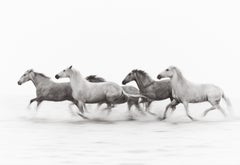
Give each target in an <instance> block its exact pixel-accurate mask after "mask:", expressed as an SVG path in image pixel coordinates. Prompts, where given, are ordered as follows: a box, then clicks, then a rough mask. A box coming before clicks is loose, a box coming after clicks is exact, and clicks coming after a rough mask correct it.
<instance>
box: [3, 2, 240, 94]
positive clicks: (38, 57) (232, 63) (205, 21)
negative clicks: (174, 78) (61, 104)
mask: <svg viewBox="0 0 240 165" xmlns="http://www.w3.org/2000/svg"><path fill="white" fill-rule="evenodd" d="M239 7H240V6H239V1H232V0H230V1H219V0H218V1H214V0H206V1H190V0H189V1H186V0H184V1H174V0H170V1H158V0H156V1H152V0H148V1H143V0H137V1H133V0H126V1H124V0H122V1H113V0H112V1H111V0H105V1H99V0H96V1H94V0H88V1H49V0H47V1H25V0H24V1H11V0H9V1H1V3H0V22H1V26H0V36H1V37H0V45H1V49H0V54H1V60H0V67H1V69H0V71H1V77H2V78H1V79H2V80H3V81H2V82H1V84H2V85H1V86H3V90H2V92H4V93H8V92H9V91H11V92H12V91H17V90H19V87H18V86H17V85H16V81H17V80H18V79H19V77H20V76H21V75H22V74H23V72H25V71H26V70H27V69H30V68H33V69H35V70H36V71H38V72H43V73H45V74H46V75H49V76H51V77H53V76H54V75H55V74H56V73H58V72H59V71H60V70H62V69H63V68H66V67H67V66H69V65H73V66H74V67H75V68H77V69H79V70H80V71H81V73H82V74H83V75H85V76H87V75H89V74H97V75H99V76H102V77H105V78H106V79H107V80H110V81H116V82H118V83H121V81H122V79H123V78H124V77H125V76H126V74H127V73H128V72H130V71H131V70H132V69H136V68H138V69H143V70H145V71H146V72H148V73H149V74H150V75H151V76H152V77H153V78H156V75H157V74H158V73H159V72H160V71H162V70H163V69H165V68H166V67H168V66H169V65H176V66H178V67H179V68H180V69H181V70H182V71H183V73H184V74H185V76H186V77H187V78H188V79H190V80H192V81H195V82H209V83H215V84H217V85H219V86H220V87H222V88H224V90H226V91H227V93H229V94H231V95H232V96H233V95H234V96H238V91H239V84H240V81H239V78H238V70H239V69H240V65H239V60H238V57H239V54H240V49H239V45H240V30H239V29H240V21H239V16H240V10H239ZM28 88H29V87H27V88H25V89H24V90H23V91H25V92H26V90H27V89H28ZM23 91H21V93H22V92H23ZM2 92H1V93H2Z"/></svg>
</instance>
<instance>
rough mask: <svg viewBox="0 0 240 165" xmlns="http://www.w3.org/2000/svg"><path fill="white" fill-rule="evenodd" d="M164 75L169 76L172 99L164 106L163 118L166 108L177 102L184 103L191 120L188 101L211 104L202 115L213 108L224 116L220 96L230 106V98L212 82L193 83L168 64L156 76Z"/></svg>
mask: <svg viewBox="0 0 240 165" xmlns="http://www.w3.org/2000/svg"><path fill="white" fill-rule="evenodd" d="M166 77H168V78H170V81H171V85H172V93H173V97H174V100H173V101H172V102H171V103H170V104H169V105H168V106H167V107H166V110H165V112H164V116H163V119H165V118H166V113H167V110H168V108H169V107H170V106H172V105H177V104H179V103H182V104H183V105H184V108H185V110H186V113H187V116H188V117H189V118H190V119H192V120H194V118H193V117H191V116H190V114H189V110H188V103H199V102H206V101H208V102H209V103H210V104H211V105H212V106H211V107H210V108H209V109H207V110H206V111H205V112H204V113H203V116H206V115H207V113H208V112H209V111H212V110H214V109H219V110H220V111H221V112H222V114H223V115H224V116H226V113H225V111H224V109H223V108H222V107H221V106H220V101H221V98H223V99H224V100H225V102H226V104H227V106H228V108H230V107H231V102H230V100H229V99H228V98H227V97H226V95H225V94H224V92H223V90H222V89H221V88H219V87H217V86H215V85H212V84H194V83H192V82H190V81H188V80H186V79H185V78H184V77H183V75H182V73H181V71H180V70H179V69H178V68H177V67H174V66H170V67H169V68H167V69H166V70H164V71H163V72H161V73H160V74H159V75H158V76H157V78H158V79H161V78H166Z"/></svg>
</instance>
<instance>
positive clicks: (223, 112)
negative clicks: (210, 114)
mask: <svg viewBox="0 0 240 165" xmlns="http://www.w3.org/2000/svg"><path fill="white" fill-rule="evenodd" d="M216 107H217V109H219V110H220V111H221V112H222V114H223V116H224V117H226V116H227V114H226V112H225V111H224V109H223V108H222V107H221V105H220V104H218V105H216Z"/></svg>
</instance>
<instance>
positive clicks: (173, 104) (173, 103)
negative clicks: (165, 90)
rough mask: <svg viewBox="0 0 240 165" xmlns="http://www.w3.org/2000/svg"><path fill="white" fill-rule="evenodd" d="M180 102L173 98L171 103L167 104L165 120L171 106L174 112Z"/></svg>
mask: <svg viewBox="0 0 240 165" xmlns="http://www.w3.org/2000/svg"><path fill="white" fill-rule="evenodd" d="M178 104H179V103H178V101H177V100H175V99H173V100H172V101H171V103H169V104H168V105H167V106H166V108H165V111H164V114H163V118H162V120H165V119H166V118H167V111H168V110H169V108H170V107H171V109H172V112H173V111H175V109H176V106H177V105H178Z"/></svg>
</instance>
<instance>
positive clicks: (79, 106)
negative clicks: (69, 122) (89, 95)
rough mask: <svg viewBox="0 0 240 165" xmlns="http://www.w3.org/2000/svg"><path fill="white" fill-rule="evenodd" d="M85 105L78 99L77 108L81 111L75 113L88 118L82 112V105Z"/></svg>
mask: <svg viewBox="0 0 240 165" xmlns="http://www.w3.org/2000/svg"><path fill="white" fill-rule="evenodd" d="M84 106H85V105H84V103H83V102H80V101H78V103H77V107H78V109H79V111H80V112H81V113H77V114H78V115H79V116H81V117H82V118H83V119H88V118H87V117H86V116H84V115H83V114H84V110H83V107H84Z"/></svg>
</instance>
